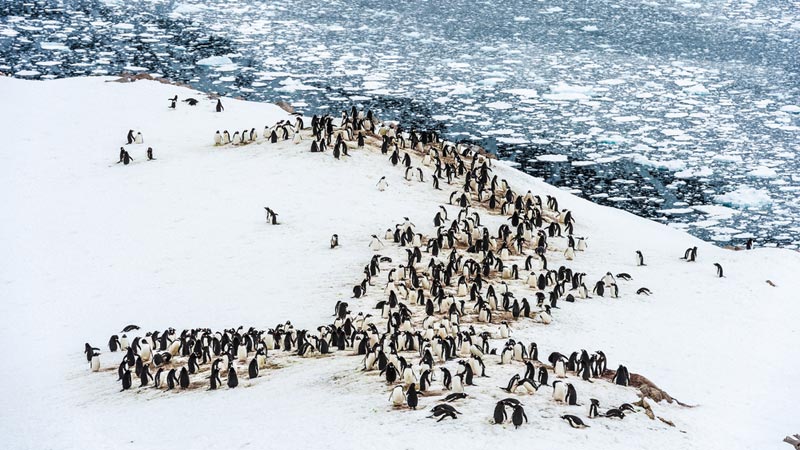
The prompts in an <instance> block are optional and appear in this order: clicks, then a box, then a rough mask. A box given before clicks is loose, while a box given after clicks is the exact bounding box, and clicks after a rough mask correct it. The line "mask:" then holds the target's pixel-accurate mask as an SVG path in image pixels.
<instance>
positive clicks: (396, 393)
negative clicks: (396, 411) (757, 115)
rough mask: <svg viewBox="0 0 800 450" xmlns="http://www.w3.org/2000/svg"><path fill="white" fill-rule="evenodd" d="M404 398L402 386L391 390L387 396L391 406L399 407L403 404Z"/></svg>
mask: <svg viewBox="0 0 800 450" xmlns="http://www.w3.org/2000/svg"><path fill="white" fill-rule="evenodd" d="M405 400H406V397H405V395H403V386H401V385H399V384H398V385H397V386H395V387H394V389H392V393H391V394H390V395H389V401H390V402H392V405H393V406H395V407H396V406H401V405H402V404H403V403H405Z"/></svg>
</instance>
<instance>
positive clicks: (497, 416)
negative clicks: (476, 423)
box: [493, 400, 508, 424]
mask: <svg viewBox="0 0 800 450" xmlns="http://www.w3.org/2000/svg"><path fill="white" fill-rule="evenodd" d="M493 417H494V423H496V424H501V423H503V422H504V421H505V420H506V419H507V418H508V415H507V414H506V404H505V402H504V401H502V400H501V401H499V402H497V405H495V407H494V415H493Z"/></svg>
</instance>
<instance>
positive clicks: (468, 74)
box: [0, 0, 800, 248]
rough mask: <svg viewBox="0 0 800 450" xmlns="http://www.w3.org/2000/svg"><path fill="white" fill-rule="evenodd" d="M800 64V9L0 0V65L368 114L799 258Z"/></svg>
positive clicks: (763, 4) (700, 232) (717, 238)
mask: <svg viewBox="0 0 800 450" xmlns="http://www.w3.org/2000/svg"><path fill="white" fill-rule="evenodd" d="M798 54H800V2H798V1H775V0H771V1H699V0H698V1H666V0H660V1H650V2H642V1H634V0H616V1H606V0H599V1H591V2H586V1H569V0H557V1H546V2H545V1H534V2H531V1H517V0H511V1H502V2H499V1H498V2H475V1H452V0H447V1H427V2H426V1H405V2H393V3H388V4H387V3H385V2H378V1H349V2H345V1H325V2H315V1H296V0H285V1H281V2H265V1H255V0H241V1H215V0H206V1H194V0H188V1H170V0H163V1H158V0H148V1H143V0H138V1H137V0H131V1H126V2H123V1H98V0H62V1H56V0H43V1H8V0H0V72H3V73H7V74H10V75H13V76H17V77H21V78H32V79H47V78H58V77H72V76H89V75H108V74H112V75H115V74H119V73H121V72H124V71H127V72H148V73H151V74H158V75H160V76H164V77H167V78H169V79H172V80H175V81H180V82H187V83H189V84H191V85H193V86H194V87H196V88H198V89H201V90H205V91H214V92H220V93H224V94H227V95H236V96H242V97H244V98H247V99H250V100H257V101H258V100H261V101H271V102H274V101H278V100H283V101H287V102H289V103H291V104H292V105H294V106H295V107H296V108H297V109H298V110H301V111H303V112H305V113H308V114H311V113H324V112H331V113H338V111H339V110H340V109H344V108H346V107H349V106H350V105H352V104H357V105H359V107H363V108H370V109H372V110H373V111H375V112H376V113H378V114H379V116H380V117H382V118H384V119H390V120H400V121H402V122H404V123H406V124H409V125H411V126H415V127H419V128H435V129H438V130H441V131H442V132H443V133H445V134H446V135H447V136H448V137H449V138H450V139H453V140H462V139H466V140H471V141H475V142H478V143H480V144H482V145H483V146H485V147H486V148H488V149H490V150H492V151H495V152H496V153H497V154H498V155H499V156H500V157H501V158H503V159H508V160H513V161H515V162H516V163H517V164H518V165H519V167H520V168H521V169H522V170H524V171H526V172H528V173H530V174H532V175H534V176H537V177H541V178H543V179H545V180H546V181H548V182H550V183H552V184H554V185H557V186H560V187H562V188H563V189H565V190H569V191H571V192H573V193H576V194H578V195H581V196H583V197H586V198H589V199H592V200H593V201H595V202H598V203H602V204H607V205H612V206H615V207H617V208H621V209H625V210H628V211H631V212H633V213H636V214H639V215H642V216H646V217H650V218H654V219H656V220H659V221H663V222H666V223H670V224H671V225H672V226H675V227H678V228H682V229H686V230H687V231H689V232H690V233H692V234H695V235H697V236H699V237H702V238H704V239H708V240H712V241H714V242H716V243H718V244H720V245H726V244H741V243H743V242H744V241H745V240H746V239H747V238H748V237H754V238H755V239H756V241H757V242H758V243H760V244H762V245H777V246H784V247H790V248H797V247H798V245H800V225H798V224H797V223H796V221H795V220H794V218H795V217H797V216H798V213H800V200H798V196H797V193H798V192H799V191H800V174H799V173H798V171H797V169H798V166H800V156H798V153H800V58H798V56H797V55H798Z"/></svg>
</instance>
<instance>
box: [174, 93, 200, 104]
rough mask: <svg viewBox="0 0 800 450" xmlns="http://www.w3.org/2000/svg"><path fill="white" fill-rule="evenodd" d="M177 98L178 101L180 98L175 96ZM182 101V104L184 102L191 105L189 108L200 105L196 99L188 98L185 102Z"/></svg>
mask: <svg viewBox="0 0 800 450" xmlns="http://www.w3.org/2000/svg"><path fill="white" fill-rule="evenodd" d="M175 98H176V99H177V98H178V96H177V95H176V96H175ZM181 101H182V102H184V103H188V104H189V106H195V105H197V104H198V103H200V101H199V100H197V99H196V98H191V97H189V98H187V99H184V100H181Z"/></svg>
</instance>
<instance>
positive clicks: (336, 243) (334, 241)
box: [331, 234, 339, 248]
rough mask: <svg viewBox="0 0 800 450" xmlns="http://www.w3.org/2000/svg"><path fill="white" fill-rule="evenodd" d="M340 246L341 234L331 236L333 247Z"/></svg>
mask: <svg viewBox="0 0 800 450" xmlns="http://www.w3.org/2000/svg"><path fill="white" fill-rule="evenodd" d="M338 246H339V235H338V234H334V235H333V236H331V248H336V247H338Z"/></svg>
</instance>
